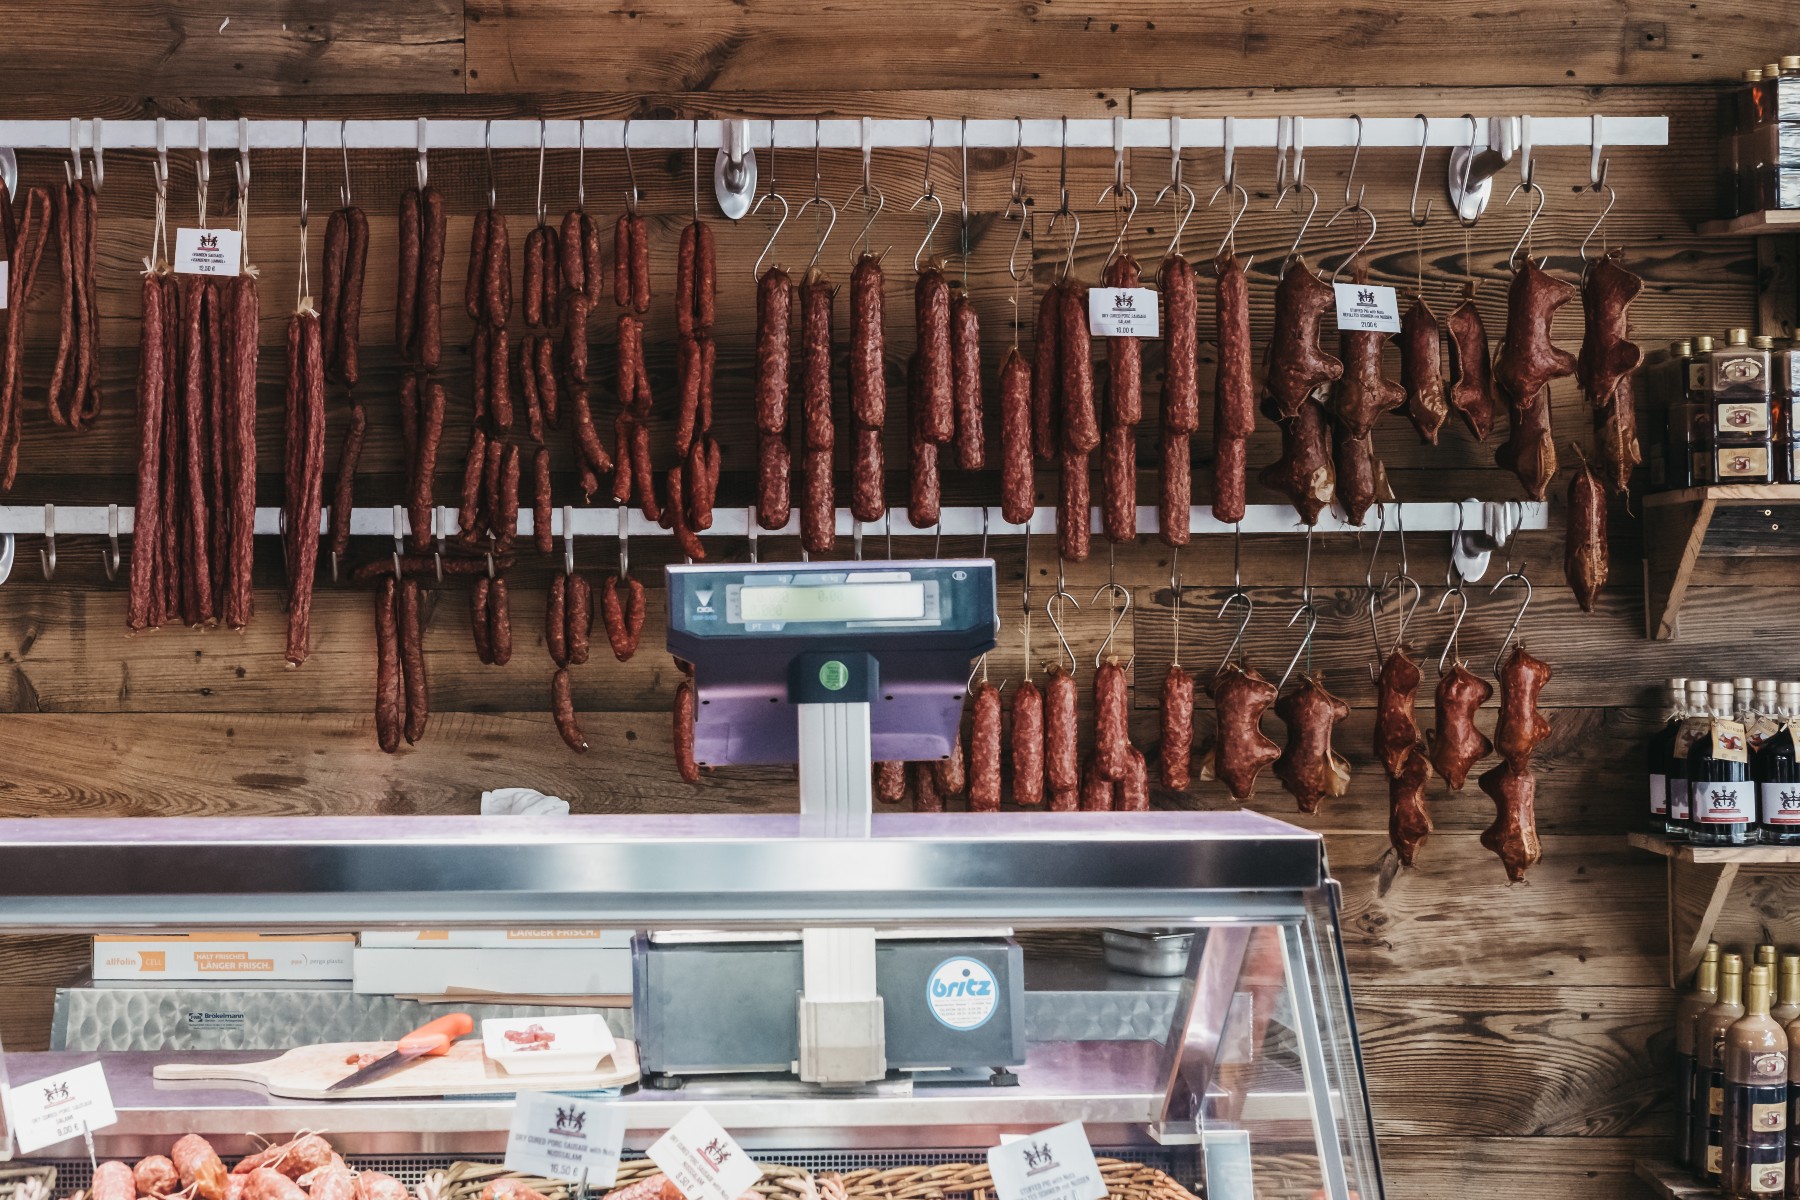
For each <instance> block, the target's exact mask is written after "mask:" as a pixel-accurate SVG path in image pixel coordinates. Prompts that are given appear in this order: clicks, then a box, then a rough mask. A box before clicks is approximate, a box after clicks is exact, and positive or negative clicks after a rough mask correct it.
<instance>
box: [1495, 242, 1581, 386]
mask: <svg viewBox="0 0 1800 1200" xmlns="http://www.w3.org/2000/svg"><path fill="white" fill-rule="evenodd" d="M1574 298H1575V289H1574V287H1572V286H1571V285H1569V284H1567V283H1564V282H1563V281H1562V280H1560V279H1558V278H1556V277H1555V276H1553V275H1551V274H1549V273H1548V272H1546V271H1545V270H1544V269H1543V268H1542V267H1540V266H1538V265H1537V263H1536V262H1534V261H1533V260H1532V259H1530V258H1529V257H1527V258H1526V260H1525V262H1524V264H1523V265H1522V266H1520V267H1518V268H1516V269H1515V270H1514V271H1513V278H1512V286H1511V287H1510V288H1509V289H1508V291H1507V294H1506V338H1505V340H1504V341H1502V342H1501V345H1500V354H1499V357H1498V358H1496V359H1495V360H1494V379H1495V380H1496V381H1497V382H1498V383H1499V384H1500V386H1501V387H1502V388H1503V389H1504V390H1505V391H1506V394H1507V397H1508V399H1509V400H1510V402H1511V403H1512V405H1513V408H1514V409H1515V411H1516V410H1518V409H1522V408H1531V407H1534V406H1535V405H1537V404H1538V403H1539V402H1540V401H1541V400H1543V399H1545V396H1544V389H1546V388H1548V387H1549V386H1550V381H1551V380H1553V379H1562V378H1565V377H1566V376H1569V375H1573V374H1574V373H1575V356H1574V355H1572V354H1570V353H1569V352H1568V351H1566V350H1561V349H1558V348H1557V346H1556V344H1555V343H1554V342H1553V341H1551V336H1550V326H1551V323H1552V322H1553V321H1555V319H1556V310H1557V309H1559V308H1561V307H1562V306H1563V305H1565V304H1567V303H1568V302H1569V301H1570V300H1573V299H1574Z"/></svg>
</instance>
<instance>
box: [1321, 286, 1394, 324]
mask: <svg viewBox="0 0 1800 1200" xmlns="http://www.w3.org/2000/svg"><path fill="white" fill-rule="evenodd" d="M1331 289H1332V291H1334V292H1336V293H1337V327H1338V332H1340V333H1399V332H1400V297H1399V294H1398V293H1397V292H1395V291H1394V289H1393V288H1391V287H1383V286H1382V285H1381V284H1379V283H1334V284H1332V285H1331Z"/></svg>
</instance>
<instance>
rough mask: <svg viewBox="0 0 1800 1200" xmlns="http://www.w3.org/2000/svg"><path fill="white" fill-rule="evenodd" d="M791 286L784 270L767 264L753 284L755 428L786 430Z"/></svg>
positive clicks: (782, 431) (791, 306) (771, 432)
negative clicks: (754, 311)
mask: <svg viewBox="0 0 1800 1200" xmlns="http://www.w3.org/2000/svg"><path fill="white" fill-rule="evenodd" d="M793 295H794V285H793V281H792V280H791V279H789V278H788V274H787V272H786V271H783V270H782V269H781V268H780V267H770V268H769V269H768V270H767V271H764V272H763V277H762V280H761V281H760V282H759V283H758V284H757V285H756V428H757V429H758V430H759V431H760V432H762V433H765V434H781V433H786V432H787V402H788V324H789V320H790V316H791V313H792V309H793V302H794V301H793Z"/></svg>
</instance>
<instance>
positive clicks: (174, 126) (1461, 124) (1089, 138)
mask: <svg viewBox="0 0 1800 1200" xmlns="http://www.w3.org/2000/svg"><path fill="white" fill-rule="evenodd" d="M1471 121H1473V122H1474V128H1475V131H1476V132H1475V133H1474V134H1473V137H1471V132H1470V129H1471V125H1470V123H1471ZM1358 124H1359V122H1358V120H1357V119H1356V118H1354V117H1292V118H1290V117H1177V118H1160V117H1070V118H1067V119H1064V118H1060V117H1026V118H1024V119H1022V120H1020V119H1014V118H1010V117H1009V118H1003V119H994V118H984V119H979V120H964V119H961V118H956V117H939V118H917V119H895V118H886V117H882V118H851V119H842V118H837V119H830V120H822V121H812V120H806V119H784V120H750V119H746V120H736V119H730V120H722V119H717V118H715V119H708V120H690V121H676V120H642V121H639V120H631V121H626V120H618V119H591V120H588V119H583V120H567V119H563V120H555V119H553V120H544V121H538V120H516V119H515V120H495V121H486V120H478V119H471V118H467V117H450V118H442V119H439V118H427V117H419V118H416V119H411V120H362V121H339V120H334V119H330V118H319V119H308V120H292V119H289V120H251V121H247V122H245V121H233V120H219V121H213V122H211V123H210V126H211V130H212V131H216V132H203V131H206V130H207V127H208V125H209V123H208V122H206V121H205V120H192V121H170V120H163V121H157V120H148V121H144V120H134V121H110V120H104V119H98V118H76V119H73V120H49V121H46V120H19V121H5V120H0V146H7V147H11V148H12V149H14V150H61V151H68V150H69V149H71V148H72V145H79V146H80V147H81V148H82V149H84V150H85V149H90V148H92V147H93V146H94V144H95V139H96V137H98V139H99V144H100V146H101V148H102V149H103V150H155V149H159V148H161V149H169V150H192V149H197V148H199V147H200V145H201V144H202V138H203V137H204V141H205V144H206V145H208V146H209V147H210V148H212V149H215V150H237V149H244V148H245V147H243V146H241V145H240V144H239V140H238V131H239V130H240V129H242V130H247V133H248V137H249V143H250V144H249V146H248V147H247V148H248V149H251V150H297V149H299V148H300V143H301V138H302V136H304V137H305V139H306V144H307V146H308V147H310V148H312V149H315V150H326V149H337V148H339V147H347V148H349V149H352V150H413V151H418V150H481V149H483V148H489V149H494V150H536V149H537V148H538V146H539V145H540V142H539V139H540V138H542V139H543V140H542V143H541V144H542V145H543V146H545V147H547V148H549V149H552V150H573V149H576V148H578V147H582V146H585V147H586V148H587V149H589V150H608V149H611V150H619V149H623V148H624V146H625V138H626V131H627V129H628V128H629V130H630V138H631V148H632V149H633V150H686V149H689V148H691V147H694V146H698V147H700V148H702V149H716V148H719V147H722V146H725V145H726V144H727V142H726V134H727V131H728V129H730V130H732V131H735V132H737V133H738V134H739V135H741V137H742V138H743V140H742V141H741V142H739V143H738V144H739V145H742V146H746V147H748V148H751V149H762V148H765V147H768V146H770V145H774V146H778V147H781V148H783V149H785V148H789V147H792V148H794V149H806V150H810V149H812V148H813V146H814V145H815V144H817V145H819V146H823V147H824V148H825V149H828V150H831V149H838V150H860V149H862V148H863V147H865V146H872V147H876V148H881V149H905V148H914V149H924V148H925V147H926V146H935V147H938V148H940V149H941V148H944V147H958V146H969V147H972V148H987V149H1012V148H1014V147H1016V146H1021V145H1022V146H1026V147H1029V148H1033V149H1057V148H1060V147H1063V146H1068V147H1070V148H1074V149H1095V150H1099V149H1105V150H1112V149H1115V148H1124V149H1141V148H1155V149H1167V148H1168V147H1169V146H1170V145H1171V144H1178V145H1180V146H1181V147H1182V148H1183V149H1188V150H1192V149H1207V148H1217V149H1223V148H1224V147H1225V146H1226V145H1227V144H1228V143H1227V139H1228V137H1229V141H1230V144H1231V145H1233V146H1235V147H1237V148H1239V149H1243V148H1273V147H1276V146H1284V147H1285V146H1286V145H1288V144H1289V143H1288V141H1287V140H1285V139H1286V138H1287V137H1291V136H1293V130H1294V128H1295V127H1296V126H1298V127H1299V128H1300V130H1301V136H1302V137H1303V138H1304V144H1305V146H1307V147H1308V148H1318V147H1343V148H1345V149H1348V148H1350V147H1352V146H1355V145H1357V143H1358V140H1359V137H1360V141H1361V144H1362V146H1363V148H1364V149H1369V148H1373V147H1407V148H1410V149H1415V150H1416V149H1418V147H1419V145H1420V127H1419V121H1418V118H1417V117H1368V118H1363V119H1362V120H1361V121H1360V126H1361V132H1360V135H1359V133H1358ZM303 131H304V132H303ZM1496 131H1509V132H1510V136H1511V138H1512V140H1514V141H1516V142H1519V143H1521V144H1523V145H1525V146H1535V147H1538V148H1543V147H1547V146H1580V147H1583V148H1591V147H1593V146H1595V145H1596V144H1597V143H1600V142H1602V141H1603V142H1604V144H1605V145H1607V146H1666V145H1668V142H1669V119H1668V118H1667V117H1612V116H1592V117H1531V116H1517V115H1499V116H1485V117H1474V118H1471V117H1470V116H1468V115H1465V114H1457V113H1445V114H1442V115H1439V116H1434V117H1432V118H1431V119H1430V121H1429V122H1427V125H1426V129H1425V142H1424V144H1425V145H1428V146H1439V147H1467V146H1470V145H1471V144H1473V145H1475V146H1480V147H1486V146H1488V145H1490V144H1492V142H1491V141H1490V139H1493V138H1494V134H1495V132H1496ZM1502 136H1503V137H1504V136H1506V135H1505V134H1503V135H1502Z"/></svg>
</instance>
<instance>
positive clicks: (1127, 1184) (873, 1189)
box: [819, 1158, 1195, 1200]
mask: <svg viewBox="0 0 1800 1200" xmlns="http://www.w3.org/2000/svg"><path fill="white" fill-rule="evenodd" d="M1097 1162H1098V1163H1099V1166H1100V1177H1101V1178H1102V1179H1104V1180H1105V1181H1106V1192H1107V1195H1108V1197H1109V1198H1110V1200H1195V1197H1194V1194H1193V1193H1192V1192H1190V1191H1188V1190H1187V1189H1186V1188H1184V1187H1182V1186H1181V1185H1180V1184H1179V1183H1177V1182H1175V1181H1174V1180H1173V1179H1171V1178H1170V1177H1169V1176H1167V1175H1165V1174H1163V1172H1161V1171H1158V1170H1156V1169H1155V1168H1154V1167H1146V1166H1144V1165H1143V1164H1142V1163H1134V1162H1126V1161H1124V1160H1123V1159H1117V1158H1102V1159H1098V1160H1097ZM839 1188H842V1189H843V1194H844V1196H845V1197H846V1198H847V1200H963V1198H964V1197H967V1198H968V1200H994V1179H993V1176H992V1175H990V1174H989V1173H988V1168H987V1164H986V1163H943V1164H940V1165H938V1166H935V1167H889V1168H887V1169H886V1170H866V1171H851V1172H848V1173H847V1174H843V1175H837V1176H832V1175H825V1176H821V1177H820V1180H819V1191H820V1193H821V1194H822V1195H824V1196H830V1195H831V1194H832V1193H835V1192H836V1191H837V1190H838V1189H839Z"/></svg>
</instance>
